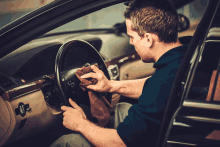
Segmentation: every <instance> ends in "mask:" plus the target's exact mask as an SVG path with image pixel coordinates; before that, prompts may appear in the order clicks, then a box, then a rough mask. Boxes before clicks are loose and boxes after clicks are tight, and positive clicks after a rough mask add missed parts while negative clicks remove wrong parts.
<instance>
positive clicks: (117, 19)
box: [49, 3, 126, 33]
mask: <svg viewBox="0 0 220 147" xmlns="http://www.w3.org/2000/svg"><path fill="white" fill-rule="evenodd" d="M125 8H126V6H125V5H124V4H123V3H120V4H116V5H113V6H110V7H107V8H103V9H101V10H98V11H95V12H93V13H90V14H88V15H85V16H83V17H80V18H78V19H76V20H73V21H71V22H69V23H66V24H64V25H62V26H60V27H58V28H56V29H54V30H52V31H50V32H49V33H51V32H61V31H70V30H82V29H97V28H111V27H113V26H114V25H115V24H117V23H122V22H124V21H125V19H124V10H125Z"/></svg>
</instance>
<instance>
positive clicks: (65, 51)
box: [55, 40, 112, 106]
mask: <svg viewBox="0 0 220 147" xmlns="http://www.w3.org/2000/svg"><path fill="white" fill-rule="evenodd" d="M94 64H98V66H99V69H100V70H102V71H103V73H104V74H105V76H106V77H107V78H108V79H110V77H109V73H108V70H107V67H106V65H105V62H104V61H103V59H102V57H101V56H100V55H99V53H98V51H97V50H96V49H95V48H94V47H93V46H92V45H91V44H90V43H88V42H86V41H83V40H71V41H68V42H66V43H64V44H63V45H62V46H61V47H60V48H59V50H58V52H57V55H56V59H55V80H56V89H57V92H58V95H59V97H60V99H61V102H62V104H61V105H67V106H69V105H70V104H69V101H68V98H72V99H73V101H75V102H76V103H77V104H78V105H79V104H85V105H89V98H88V93H87V92H83V91H82V89H81V88H80V86H79V83H80V81H79V79H78V78H77V77H76V75H75V73H76V71H77V69H79V68H81V67H83V66H89V65H94ZM111 98H112V95H111V93H107V94H106V99H107V100H108V101H109V102H110V103H111Z"/></svg>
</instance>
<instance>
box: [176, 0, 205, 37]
mask: <svg viewBox="0 0 220 147" xmlns="http://www.w3.org/2000/svg"><path fill="white" fill-rule="evenodd" d="M207 5H208V0H195V1H193V2H191V3H189V4H187V5H185V6H183V7H181V8H179V9H177V12H178V13H179V14H183V15H185V16H186V17H187V18H188V19H189V21H190V28H189V29H188V30H186V31H184V32H180V33H179V34H178V36H179V37H182V36H193V34H194V32H195V30H196V28H197V26H198V24H199V22H200V20H201V19H202V16H203V14H204V13H205V10H206V8H207Z"/></svg>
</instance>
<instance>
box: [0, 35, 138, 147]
mask: <svg viewBox="0 0 220 147" xmlns="http://www.w3.org/2000/svg"><path fill="white" fill-rule="evenodd" d="M74 39H79V40H85V41H87V42H88V43H90V44H91V45H93V46H94V47H95V48H96V50H97V51H98V52H99V53H100V55H101V57H102V58H103V60H104V61H105V63H106V65H107V67H108V72H109V74H110V78H111V79H118V78H119V69H118V66H120V65H122V64H123V62H126V61H130V60H136V59H139V57H138V56H134V55H133V53H134V52H135V50H134V48H133V46H130V45H129V43H128V38H127V36H123V35H120V36H118V35H116V34H114V33H107V34H105V33H100V34H89V35H88V34H87V35H79V36H77V37H76V36H75V35H72V34H65V35H56V36H46V37H41V38H38V39H35V40H33V41H31V42H29V43H28V44H26V45H24V46H22V47H20V48H18V49H17V50H15V51H13V52H11V53H10V54H8V55H7V56H5V57H3V58H2V59H0V94H1V97H0V105H1V107H0V115H1V120H0V124H1V126H0V127H1V128H2V129H1V130H0V146H2V145H3V144H7V143H11V142H14V141H16V140H20V139H22V138H25V137H28V136H31V135H35V134H38V133H41V132H43V131H45V130H47V129H48V128H50V127H52V126H53V125H55V124H56V123H57V122H60V123H62V114H61V111H60V109H59V104H60V99H59V97H58V96H57V93H56V87H55V82H54V72H55V58H56V55H57V51H58V50H59V48H60V47H61V46H62V45H63V43H65V42H67V41H69V40H74ZM114 40H115V42H114V43H113V41H114ZM110 50H113V51H114V52H112V53H111V54H110ZM116 53H117V54H116ZM131 53H132V55H130V56H129V57H126V59H125V56H127V55H129V54H131ZM113 56H114V57H116V58H114V59H111V58H113ZM121 58H123V60H121ZM92 60H93V59H92V58H91V54H85V50H83V49H81V48H80V47H77V46H75V47H73V48H72V49H71V50H69V51H68V52H66V53H65V55H64V60H63V64H62V68H61V69H62V71H66V70H69V69H70V68H73V67H74V68H76V67H77V68H80V67H82V63H84V62H93V61H92ZM79 61H80V62H79Z"/></svg>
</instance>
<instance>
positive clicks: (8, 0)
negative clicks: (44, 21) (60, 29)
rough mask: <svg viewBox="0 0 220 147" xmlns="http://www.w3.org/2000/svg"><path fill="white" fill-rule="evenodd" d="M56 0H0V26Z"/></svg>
mask: <svg viewBox="0 0 220 147" xmlns="http://www.w3.org/2000/svg"><path fill="white" fill-rule="evenodd" d="M53 1H54V0H38V1H35V0H31V1H30V0H0V28H1V27H3V26H5V25H7V24H9V23H10V22H13V21H14V20H16V19H18V18H20V17H22V16H24V15H26V14H28V13H29V12H31V11H33V10H35V9H37V8H40V7H42V6H44V5H46V4H48V3H50V2H53Z"/></svg>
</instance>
